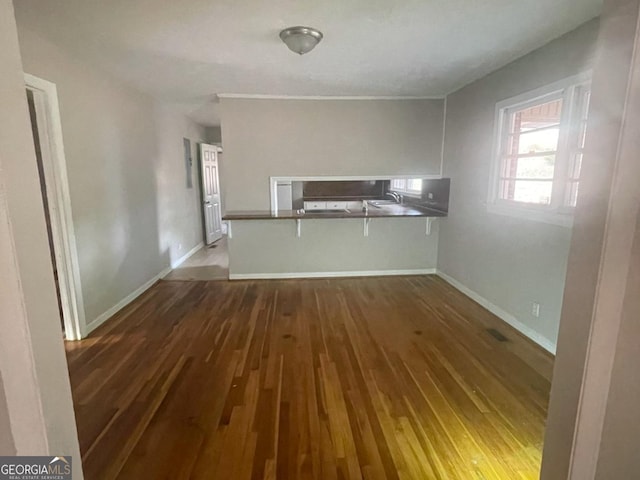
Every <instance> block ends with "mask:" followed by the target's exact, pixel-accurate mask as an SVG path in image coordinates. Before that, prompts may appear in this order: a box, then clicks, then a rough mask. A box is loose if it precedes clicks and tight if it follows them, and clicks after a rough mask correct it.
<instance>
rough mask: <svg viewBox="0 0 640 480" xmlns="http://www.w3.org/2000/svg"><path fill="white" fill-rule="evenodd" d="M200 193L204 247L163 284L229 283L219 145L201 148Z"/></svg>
mask: <svg viewBox="0 0 640 480" xmlns="http://www.w3.org/2000/svg"><path fill="white" fill-rule="evenodd" d="M198 153H199V163H200V165H199V167H200V189H201V194H202V195H201V196H202V229H203V237H204V238H203V242H204V247H203V248H201V249H200V250H199V251H197V252H196V253H195V254H193V255H192V256H191V257H189V258H188V259H187V260H185V261H184V263H182V264H181V265H180V266H178V267H176V268H174V269H173V270H172V271H171V273H169V274H168V275H167V276H165V277H164V280H186V281H189V280H200V281H207V280H227V279H228V278H229V254H228V250H227V236H226V235H225V231H224V230H225V229H224V224H223V222H222V199H221V192H220V169H219V165H218V161H219V159H220V154H221V153H222V149H221V148H220V147H219V146H216V145H209V144H206V143H202V144H200V145H199V152H198Z"/></svg>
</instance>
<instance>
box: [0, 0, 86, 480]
mask: <svg viewBox="0 0 640 480" xmlns="http://www.w3.org/2000/svg"><path fill="white" fill-rule="evenodd" d="M0 65H2V75H0V105H2V108H1V109H0V272H1V273H0V332H2V333H1V334H0V372H1V375H2V382H3V383H4V391H5V396H6V405H7V407H8V408H7V410H8V414H9V420H10V424H11V433H10V435H11V436H12V437H13V443H14V446H15V449H16V451H17V453H18V454H19V455H48V454H52V453H55V454H56V455H72V456H73V458H74V464H75V465H74V479H81V478H82V467H81V465H80V450H79V447H78V438H77V432H76V424H75V418H74V415H73V408H72V402H71V388H70V386H69V376H68V373H67V365H66V361H65V355H64V347H63V344H62V335H61V331H60V317H59V313H58V305H57V301H56V296H55V295H56V294H55V286H54V280H53V272H52V269H51V263H50V262H51V259H50V254H49V246H48V242H47V233H46V226H45V220H44V211H43V206H42V200H41V197H40V185H39V179H38V172H37V167H36V158H35V150H34V146H33V138H32V135H31V128H30V124H29V116H28V111H27V104H26V101H25V90H24V78H23V73H22V64H21V61H20V52H19V47H18V37H17V32H16V24H15V20H14V13H13V5H12V3H11V1H10V0H0ZM0 403H2V402H0ZM1 408H2V406H0V409H1ZM7 433H8V432H6V431H5V429H4V428H0V438H2V441H0V443H4V442H6V441H7V437H8V435H7Z"/></svg>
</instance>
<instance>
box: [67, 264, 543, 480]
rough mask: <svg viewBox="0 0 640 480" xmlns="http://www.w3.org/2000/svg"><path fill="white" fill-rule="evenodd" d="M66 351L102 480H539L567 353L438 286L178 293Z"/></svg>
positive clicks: (434, 280) (92, 473) (86, 457)
mask: <svg viewBox="0 0 640 480" xmlns="http://www.w3.org/2000/svg"><path fill="white" fill-rule="evenodd" d="M489 328H494V329H497V330H498V331H499V332H500V333H502V334H503V335H504V336H505V337H506V338H507V341H504V342H500V341H498V340H497V339H496V338H495V337H494V336H492V335H491V334H490V333H489V332H487V329H489ZM66 347H67V355H68V359H69V368H70V375H71V383H72V388H73V395H74V400H75V408H76V416H77V422H78V428H79V436H80V444H81V450H82V454H83V464H84V471H85V478H87V479H88V480H94V479H111V478H122V479H165V478H166V479H181V478H194V479H233V480H241V479H278V480H287V479H312V478H313V479H322V480H324V479H385V478H386V479H463V480H467V479H509V480H511V479H534V478H538V472H539V465H540V458H541V447H542V439H543V431H544V422H545V417H546V412H547V401H548V395H549V389H550V382H549V378H550V376H551V369H552V362H553V358H552V357H551V355H549V354H547V353H546V352H544V351H543V350H542V349H540V348H539V347H537V346H536V345H534V344H532V343H531V342H529V341H528V340H526V339H524V338H523V337H521V336H520V335H519V334H518V333H517V332H515V331H514V330H512V329H511V328H510V327H508V326H506V325H505V324H504V323H503V322H502V321H500V320H498V319H497V318H496V317H494V316H493V315H492V314H490V313H489V312H488V311H486V310H485V309H483V308H482V307H480V306H479V305H478V304H476V303H474V302H473V301H471V300H470V299H468V298H467V297H465V296H464V295H462V294H461V293H459V292H458V291H457V290H455V289H453V288H452V287H450V286H449V285H448V284H446V283H445V282H444V281H443V280H441V279H440V278H438V277H435V276H420V277H386V278H361V279H330V280H284V281H259V282H176V281H170V282H167V281H161V282H159V283H158V284H156V285H155V286H154V287H152V288H151V289H150V290H149V291H148V292H147V293H145V294H144V295H143V296H142V297H141V298H139V299H138V300H136V301H135V302H134V303H133V304H131V305H129V306H128V307H127V308H125V309H124V310H123V311H121V312H120V313H118V314H117V315H116V316H115V317H114V318H113V319H112V320H111V321H109V322H107V323H106V324H105V325H103V326H102V327H100V329H98V330H97V331H96V332H95V333H94V334H93V335H91V336H90V337H89V338H88V339H86V340H83V341H80V342H75V343H67V344H66Z"/></svg>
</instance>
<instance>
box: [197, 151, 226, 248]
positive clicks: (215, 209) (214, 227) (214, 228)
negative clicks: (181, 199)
mask: <svg viewBox="0 0 640 480" xmlns="http://www.w3.org/2000/svg"><path fill="white" fill-rule="evenodd" d="M200 172H201V173H202V174H201V177H202V211H203V216H204V236H205V242H206V244H207V245H210V244H212V243H213V242H215V241H216V240H219V239H221V238H222V206H221V205H220V181H219V178H218V177H219V175H218V147H216V146H214V145H207V144H206V143H203V144H201V145H200Z"/></svg>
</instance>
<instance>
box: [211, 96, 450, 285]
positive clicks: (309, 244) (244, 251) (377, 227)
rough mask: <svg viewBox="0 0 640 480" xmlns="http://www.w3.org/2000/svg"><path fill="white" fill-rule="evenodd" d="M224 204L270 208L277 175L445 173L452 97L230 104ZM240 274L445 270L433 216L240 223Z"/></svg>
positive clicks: (235, 262) (236, 242)
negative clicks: (298, 229)
mask: <svg viewBox="0 0 640 480" xmlns="http://www.w3.org/2000/svg"><path fill="white" fill-rule="evenodd" d="M220 107H221V118H222V146H223V148H224V156H223V158H222V159H221V161H220V165H221V166H220V170H221V190H222V192H223V206H224V207H225V209H226V210H227V211H229V210H269V208H270V198H269V177H270V176H305V175H306V176H315V175H335V176H338V175H355V176H358V175H361V176H368V175H391V174H417V175H428V174H440V167H441V159H442V155H441V153H442V126H443V108H444V102H443V101H442V100H262V99H261V100H255V99H228V98H223V99H221V101H220ZM232 229H233V239H232V240H231V241H230V242H229V252H230V259H229V270H230V273H231V275H246V274H270V273H275V274H280V273H292V272H314V273H315V272H363V271H383V270H385V271H389V270H424V269H429V268H431V269H432V268H435V265H436V257H437V248H438V238H437V228H434V232H433V234H432V235H431V236H430V237H426V236H425V220H424V219H421V220H416V219H375V220H373V221H372V222H371V225H370V234H369V237H364V236H363V225H362V220H340V219H338V220H334V219H331V220H329V219H327V220H313V221H312V220H305V221H303V222H302V237H301V238H296V236H295V224H294V222H293V221H291V220H288V221H287V220H285V221H282V220H278V221H268V222H265V221H234V222H233V225H232Z"/></svg>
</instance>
